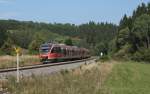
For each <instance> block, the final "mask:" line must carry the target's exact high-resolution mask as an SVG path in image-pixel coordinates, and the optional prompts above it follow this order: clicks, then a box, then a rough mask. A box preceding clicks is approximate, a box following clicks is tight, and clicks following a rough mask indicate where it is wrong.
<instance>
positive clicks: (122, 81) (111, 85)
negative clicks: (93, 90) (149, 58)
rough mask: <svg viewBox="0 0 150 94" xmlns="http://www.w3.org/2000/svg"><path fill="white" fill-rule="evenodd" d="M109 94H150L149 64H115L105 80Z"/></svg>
mask: <svg viewBox="0 0 150 94" xmlns="http://www.w3.org/2000/svg"><path fill="white" fill-rule="evenodd" d="M105 88H108V89H109V90H110V94H150V89H149V88H150V64H148V63H137V62H124V63H117V64H116V65H115V67H114V68H113V70H112V73H111V74H110V75H109V77H108V78H107V80H105Z"/></svg>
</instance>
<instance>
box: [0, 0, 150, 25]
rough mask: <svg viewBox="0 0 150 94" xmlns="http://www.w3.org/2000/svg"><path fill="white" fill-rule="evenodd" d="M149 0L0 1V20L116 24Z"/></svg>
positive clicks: (149, 0)
mask: <svg viewBox="0 0 150 94" xmlns="http://www.w3.org/2000/svg"><path fill="white" fill-rule="evenodd" d="M142 2H144V3H148V2H150V0H0V19H15V20H21V21H35V22H46V23H54V22H56V23H72V24H82V23H87V22H89V21H95V22H106V21H107V22H111V23H114V24H118V23H119V21H120V19H121V18H122V16H123V15H124V14H127V15H128V16H130V15H132V12H133V10H134V9H136V8H137V6H138V5H139V4H141V3H142Z"/></svg>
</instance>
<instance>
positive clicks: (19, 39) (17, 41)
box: [0, 3, 150, 62]
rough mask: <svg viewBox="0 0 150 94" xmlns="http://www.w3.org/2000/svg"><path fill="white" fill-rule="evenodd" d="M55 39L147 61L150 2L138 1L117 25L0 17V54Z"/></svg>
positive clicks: (149, 55)
mask: <svg viewBox="0 0 150 94" xmlns="http://www.w3.org/2000/svg"><path fill="white" fill-rule="evenodd" d="M45 42H56V43H66V44H68V45H76V46H79V47H85V48H88V49H90V51H91V54H92V55H97V56H99V55H100V52H103V53H104V55H105V56H107V57H112V58H119V59H128V60H136V61H147V62H149V61H150V3H148V4H144V3H142V4H140V5H139V6H138V7H137V8H136V9H135V10H134V11H133V13H132V15H131V16H127V15H126V14H125V15H124V16H123V17H122V19H121V20H120V23H119V25H116V24H113V23H109V22H99V23H96V22H94V21H89V22H88V23H84V24H80V25H75V24H70V23H66V24H62V23H43V22H33V21H17V20H12V19H9V20H0V55H14V53H15V52H14V50H13V49H14V47H15V46H17V47H20V48H21V49H22V53H23V54H38V48H39V46H40V45H41V44H42V43H45Z"/></svg>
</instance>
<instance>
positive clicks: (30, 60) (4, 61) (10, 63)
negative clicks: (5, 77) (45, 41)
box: [0, 55, 40, 68]
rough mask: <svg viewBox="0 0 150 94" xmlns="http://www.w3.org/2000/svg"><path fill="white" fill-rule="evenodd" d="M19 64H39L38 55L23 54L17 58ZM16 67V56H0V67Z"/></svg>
mask: <svg viewBox="0 0 150 94" xmlns="http://www.w3.org/2000/svg"><path fill="white" fill-rule="evenodd" d="M19 61H20V63H19V64H20V66H26V65H34V64H39V63H40V61H39V58H38V56H31V55H23V56H20V58H19ZM9 67H16V56H0V68H9Z"/></svg>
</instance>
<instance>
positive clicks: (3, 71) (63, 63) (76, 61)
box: [0, 57, 95, 74]
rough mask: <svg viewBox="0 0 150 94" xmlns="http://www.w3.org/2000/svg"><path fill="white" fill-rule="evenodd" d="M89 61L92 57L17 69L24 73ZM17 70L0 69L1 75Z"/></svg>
mask: <svg viewBox="0 0 150 94" xmlns="http://www.w3.org/2000/svg"><path fill="white" fill-rule="evenodd" d="M89 60H95V58H94V57H91V58H87V59H82V60H75V61H67V62H57V63H48V64H38V65H32V66H24V67H19V70H20V71H26V70H32V69H40V68H45V67H52V66H58V65H66V64H73V63H81V62H84V63H86V62H88V61H89ZM16 70H17V68H7V69H0V74H1V73H8V72H15V71H16Z"/></svg>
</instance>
